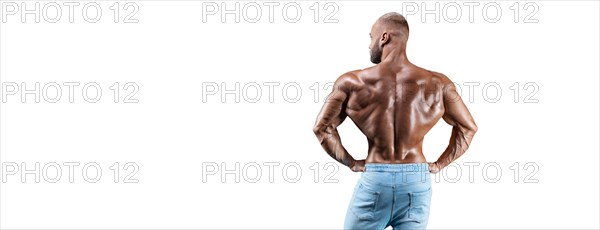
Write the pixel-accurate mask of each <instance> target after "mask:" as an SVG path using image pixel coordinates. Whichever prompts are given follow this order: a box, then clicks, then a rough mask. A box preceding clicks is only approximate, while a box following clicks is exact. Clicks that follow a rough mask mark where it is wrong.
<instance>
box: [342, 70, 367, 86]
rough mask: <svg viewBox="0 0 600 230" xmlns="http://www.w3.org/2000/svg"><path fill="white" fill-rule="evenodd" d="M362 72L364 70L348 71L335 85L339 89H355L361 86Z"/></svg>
mask: <svg viewBox="0 0 600 230" xmlns="http://www.w3.org/2000/svg"><path fill="white" fill-rule="evenodd" d="M362 71H363V70H362V69H357V70H352V71H348V72H346V73H344V74H342V75H341V76H340V77H338V79H337V80H336V81H335V84H336V85H337V86H339V87H344V88H347V89H350V88H353V87H355V86H357V85H359V84H360V82H361V80H360V77H359V76H360V75H361V72H362Z"/></svg>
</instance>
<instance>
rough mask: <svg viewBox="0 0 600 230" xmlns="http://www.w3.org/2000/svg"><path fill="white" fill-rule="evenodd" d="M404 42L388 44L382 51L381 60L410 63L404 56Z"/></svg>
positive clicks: (403, 63)
mask: <svg viewBox="0 0 600 230" xmlns="http://www.w3.org/2000/svg"><path fill="white" fill-rule="evenodd" d="M405 47H406V44H388V45H387V46H386V47H385V48H386V49H384V50H383V53H382V62H388V63H395V64H400V65H406V64H410V62H409V61H408V57H406V48H405Z"/></svg>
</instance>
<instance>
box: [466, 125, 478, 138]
mask: <svg viewBox="0 0 600 230" xmlns="http://www.w3.org/2000/svg"><path fill="white" fill-rule="evenodd" d="M477 129H478V127H477V125H476V124H475V122H473V123H472V124H471V125H469V129H468V132H469V134H471V135H470V136H475V133H477Z"/></svg>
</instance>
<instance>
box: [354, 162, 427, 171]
mask: <svg viewBox="0 0 600 230" xmlns="http://www.w3.org/2000/svg"><path fill="white" fill-rule="evenodd" d="M365 172H429V164H428V163H405V164H379V163H366V164H365Z"/></svg>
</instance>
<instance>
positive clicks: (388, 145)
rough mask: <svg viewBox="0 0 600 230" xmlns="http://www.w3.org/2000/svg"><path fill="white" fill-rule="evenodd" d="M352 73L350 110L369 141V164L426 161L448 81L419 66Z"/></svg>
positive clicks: (377, 68)
mask: <svg viewBox="0 0 600 230" xmlns="http://www.w3.org/2000/svg"><path fill="white" fill-rule="evenodd" d="M353 73H354V75H355V81H353V84H352V90H351V91H350V93H349V95H348V96H349V97H348V102H347V106H346V109H345V112H346V114H347V115H348V117H350V118H351V119H352V121H354V123H355V124H356V125H357V126H358V128H359V129H360V130H361V131H362V132H363V133H364V134H365V136H366V137H367V140H368V142H369V151H368V156H367V159H366V162H367V163H407V162H425V161H426V160H425V157H424V156H423V153H422V144H423V138H424V137H425V134H427V132H428V131H429V130H430V129H431V128H432V127H433V126H434V125H435V124H436V123H437V122H438V120H439V119H440V118H441V117H442V115H443V114H444V105H443V100H442V97H443V84H444V82H445V81H444V80H445V79H442V78H441V76H439V75H437V74H435V73H432V72H430V71H427V70H425V69H422V68H419V67H417V66H415V65H408V66H405V67H396V68H392V67H389V66H387V65H383V64H382V65H377V66H374V67H371V68H368V69H365V70H360V71H354V72H353Z"/></svg>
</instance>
